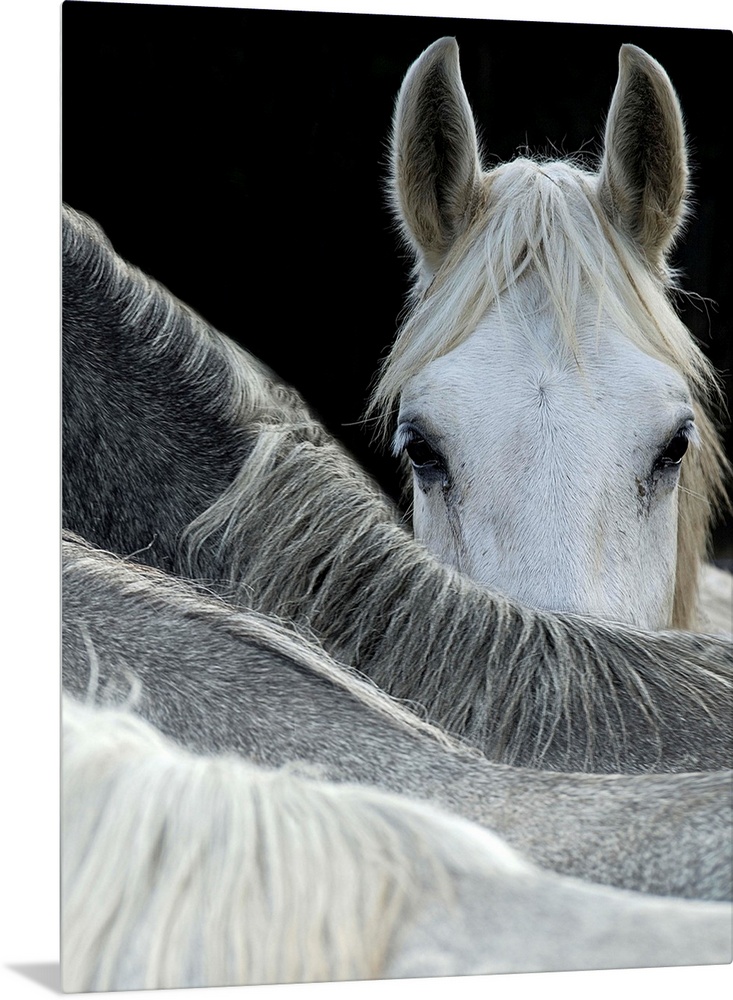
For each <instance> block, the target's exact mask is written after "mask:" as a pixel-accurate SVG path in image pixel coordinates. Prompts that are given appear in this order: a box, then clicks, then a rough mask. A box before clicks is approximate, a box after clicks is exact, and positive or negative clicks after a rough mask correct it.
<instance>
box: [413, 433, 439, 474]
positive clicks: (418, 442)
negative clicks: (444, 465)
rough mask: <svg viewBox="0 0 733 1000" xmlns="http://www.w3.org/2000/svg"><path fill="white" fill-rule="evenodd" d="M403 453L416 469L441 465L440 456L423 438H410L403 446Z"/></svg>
mask: <svg viewBox="0 0 733 1000" xmlns="http://www.w3.org/2000/svg"><path fill="white" fill-rule="evenodd" d="M405 451H406V452H407V454H408V456H409V459H410V461H411V462H412V464H413V465H414V466H415V468H416V469H425V468H433V467H437V466H438V465H440V464H441V461H440V456H439V455H438V454H437V452H435V451H433V449H432V448H431V447H430V445H429V444H428V443H427V441H426V440H425V439H424V438H421V437H413V438H411V439H410V440H409V441H408V442H407V444H406V445H405Z"/></svg>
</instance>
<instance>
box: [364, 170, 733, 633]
mask: <svg viewBox="0 0 733 1000" xmlns="http://www.w3.org/2000/svg"><path fill="white" fill-rule="evenodd" d="M597 188H598V175H597V174H595V173H591V172H589V171H586V170H584V169H582V168H581V167H579V166H578V165H576V164H575V163H573V162H572V161H570V160H568V161H553V162H543V161H541V160H533V159H527V158H519V159H516V160H513V161H511V162H509V163H505V164H503V165H501V166H500V167H497V168H496V169H495V170H492V171H491V172H490V173H488V174H485V175H484V176H483V177H482V179H481V192H480V197H479V198H478V199H477V200H476V204H475V207H474V215H473V218H472V219H471V221H470V223H469V225H468V227H467V229H466V232H465V233H464V234H463V236H462V237H460V238H459V239H458V240H457V241H456V243H455V244H454V245H453V247H452V248H451V250H450V251H449V253H448V255H447V257H446V259H445V261H444V263H443V265H442V266H441V267H440V269H439V270H438V271H437V273H436V274H435V276H434V277H433V279H432V281H430V283H429V284H428V285H427V287H422V283H421V282H420V280H419V278H416V280H415V284H414V291H413V299H412V303H411V308H410V310H409V313H408V315H407V316H406V318H405V320H404V323H403V325H402V327H401V330H400V332H399V335H398V337H397V340H396V342H395V344H394V346H393V349H392V351H391V353H390V354H389V356H388V357H387V359H386V360H385V362H384V364H383V366H382V369H381V371H380V374H379V378H378V381H377V383H376V385H375V388H374V391H373V393H372V396H371V399H370V402H369V406H368V410H367V413H368V415H371V416H373V415H374V414H375V413H379V414H380V415H381V425H382V434H383V438H386V437H387V436H388V435H389V432H390V427H391V424H390V420H391V417H392V414H393V411H394V408H395V405H396V403H397V400H398V398H399V396H400V393H401V392H402V389H403V387H404V386H405V383H406V382H407V380H408V379H410V378H411V377H413V376H414V375H416V374H417V373H418V372H419V371H420V370H421V369H422V368H424V367H425V365H427V364H428V363H429V362H430V361H432V360H434V359H435V358H438V357H441V356H442V355H445V354H447V353H449V352H450V351H452V350H453V349H455V348H456V347H457V346H458V345H459V344H461V343H462V342H463V341H465V340H466V338H467V337H468V336H469V335H470V334H471V333H472V332H473V331H474V330H475V329H476V326H477V324H478V323H479V321H480V320H481V318H482V316H484V315H485V313H486V311H487V310H488V309H489V308H490V307H491V306H492V305H494V304H495V305H496V308H497V310H498V313H499V316H501V314H502V306H503V303H505V301H506V300H507V299H508V300H509V301H511V303H512V307H513V315H520V316H521V317H522V320H523V321H524V322H525V323H526V324H527V326H528V328H530V329H531V324H532V322H533V320H534V319H536V312H535V311H534V310H533V308H532V305H530V306H529V308H528V304H527V297H526V293H525V292H524V287H523V281H522V279H523V278H524V277H525V276H527V275H528V274H535V275H537V276H538V277H539V279H540V280H541V283H542V287H543V289H544V290H545V292H546V296H547V302H549V304H550V308H551V311H552V318H553V328H554V330H555V334H556V336H557V339H558V343H559V344H560V345H562V348H563V349H564V350H565V351H566V352H567V354H568V356H569V357H570V358H571V359H572V358H574V359H575V361H576V363H579V364H581V365H582V362H580V361H579V360H578V355H577V352H576V347H577V338H576V331H577V329H578V321H579V316H578V308H579V303H580V302H581V300H582V297H583V296H582V294H581V293H584V292H587V291H590V292H591V293H592V295H593V297H594V299H595V300H596V301H597V303H598V310H597V313H596V316H595V317H590V318H589V319H590V325H591V328H592V325H593V324H598V323H600V320H601V318H602V317H603V316H606V317H610V318H611V319H612V320H613V321H614V322H615V323H616V324H617V325H618V326H619V327H620V328H621V329H622V330H624V332H625V333H626V335H627V336H628V338H629V340H631V341H632V343H634V344H635V346H637V347H638V348H640V349H641V350H642V351H644V352H645V353H646V354H649V355H650V356H651V357H653V358H655V359H657V360H659V361H662V362H664V363H666V364H667V365H669V366H671V367H672V368H674V369H675V370H676V371H678V372H679V373H680V374H681V375H682V376H683V377H684V378H685V379H686V381H687V383H688V385H689V387H690V390H691V392H692V396H693V400H694V408H695V411H696V412H695V420H696V425H697V428H698V433H699V441H698V442H697V443H698V447H695V448H693V449H692V453H691V455H690V456H689V460H688V461H686V462H685V463H684V466H683V469H682V476H681V483H680V501H679V504H680V513H679V517H680V526H681V530H680V531H679V532H678V542H677V544H678V557H677V580H676V590H675V598H674V611H673V625H674V626H675V627H678V628H690V627H692V626H693V623H694V621H695V616H696V612H697V601H696V596H697V589H698V585H699V574H700V568H701V564H702V562H703V560H704V559H705V558H706V556H707V554H708V544H709V536H710V528H711V525H712V522H713V519H714V516H715V514H716V512H717V511H718V510H719V509H720V507H721V505H722V504H723V503H724V501H725V486H724V481H725V476H726V474H727V472H728V471H729V464H728V461H727V459H726V457H725V455H724V452H723V450H722V446H721V443H720V438H719V435H718V432H717V430H716V427H715V417H716V415H717V413H718V412H719V411H720V409H721V406H722V402H723V397H722V394H721V390H720V386H719V382H718V380H717V377H716V374H715V372H714V370H713V368H712V366H711V364H710V362H709V361H708V359H707V358H706V357H705V355H704V354H703V353H702V351H701V350H700V348H699V347H698V345H697V344H696V343H695V341H694V340H693V338H692V336H691V334H690V333H689V331H688V330H687V328H686V327H685V326H684V324H683V323H682V321H681V320H680V318H679V317H678V316H677V314H676V312H675V310H674V307H673V305H672V302H671V292H673V291H676V288H675V285H674V275H673V273H672V272H670V271H669V270H668V269H667V268H664V269H661V268H660V269H657V270H655V271H653V270H652V269H650V268H649V266H648V264H646V263H645V262H643V261H642V260H641V258H640V256H639V253H638V250H636V249H635V248H634V246H633V245H632V243H631V241H629V240H626V239H624V237H623V236H622V235H621V234H620V233H617V232H615V231H614V230H613V228H612V227H611V226H610V225H609V224H608V222H607V221H606V219H605V217H604V213H603V212H602V211H601V207H600V204H599V198H598V193H597ZM587 321H588V317H586V322H587Z"/></svg>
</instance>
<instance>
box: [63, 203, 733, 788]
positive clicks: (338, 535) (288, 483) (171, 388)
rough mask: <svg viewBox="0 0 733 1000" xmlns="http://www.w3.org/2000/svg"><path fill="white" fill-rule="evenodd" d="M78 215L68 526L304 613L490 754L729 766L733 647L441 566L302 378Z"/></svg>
mask: <svg viewBox="0 0 733 1000" xmlns="http://www.w3.org/2000/svg"><path fill="white" fill-rule="evenodd" d="M67 230H68V233H67V235H66V236H65V255H66V256H65V266H64V272H65V274H64V289H65V301H64V341H65V343H64V354H65V359H64V408H65V414H64V417H65V437H64V448H65V459H64V460H65V468H64V523H65V525H66V527H68V528H70V529H71V530H73V531H75V532H78V533H79V534H81V535H83V536H84V537H85V538H87V539H89V540H90V541H92V542H93V543H94V544H96V545H99V546H101V547H103V548H106V549H109V550H111V551H114V552H117V553H119V554H121V555H125V556H127V555H131V554H135V555H134V558H136V559H139V560H142V561H144V562H147V563H148V564H150V565H154V566H158V567H160V568H162V569H164V570H166V571H168V572H173V573H176V574H178V575H180V576H184V577H190V578H192V579H194V580H196V581H197V582H198V584H199V585H200V586H202V587H206V588H209V589H211V590H213V591H215V592H217V593H219V594H221V595H223V596H225V597H226V598H227V600H229V601H233V602H237V603H240V604H242V605H244V606H247V607H252V608H255V609H257V610H259V611H262V612H264V613H266V614H268V615H269V614H272V615H277V616H279V617H281V618H285V619H288V620H290V621H292V622H294V623H295V625H296V626H297V627H298V628H299V629H301V630H303V631H305V632H308V633H312V634H315V635H316V636H318V639H319V641H320V642H321V643H322V644H323V645H324V647H325V648H326V649H327V650H328V651H329V652H330V653H331V654H332V655H333V656H335V657H336V658H337V659H339V660H342V661H344V662H347V663H349V664H351V665H352V666H354V667H356V668H357V669H359V670H360V671H362V672H363V673H365V674H368V675H369V676H370V677H371V678H372V679H373V680H374V681H376V682H377V683H378V684H379V685H380V686H381V687H382V688H384V689H385V690H386V691H388V692H389V693H391V694H392V695H394V696H395V697H397V698H399V699H403V700H406V701H408V702H410V703H413V704H416V705H420V706H422V707H423V708H424V710H425V712H426V713H427V716H428V718H429V719H430V720H431V721H433V722H435V723H438V724H439V725H441V726H443V727H445V728H446V729H448V730H450V731H452V732H454V733H457V734H459V735H461V736H463V737H465V738H466V739H468V740H470V742H471V743H473V744H475V745H476V746H478V747H480V748H481V749H482V750H483V751H484V752H485V753H486V754H488V756H489V757H491V758H492V759H494V760H499V761H505V762H512V763H516V764H526V765H533V766H534V765H542V766H544V767H550V768H556V769H563V770H579V769H585V770H606V771H608V770H626V771H631V770H645V769H653V768H657V769H662V770H693V769H710V768H719V767H724V766H727V765H728V763H729V760H730V749H731V747H730V741H731V727H730V717H731V684H730V681H731V666H732V665H733V652H732V651H731V647H730V644H729V643H727V642H724V641H722V640H718V639H713V638H708V637H702V636H695V635H689V634H684V633H663V634H648V633H642V632H639V631H636V630H633V629H631V628H628V627H621V626H611V625H608V624H604V623H598V622H593V621H589V620H584V619H581V618H576V617H572V616H569V615H550V614H541V613H537V612H532V611H529V610H527V609H524V608H521V607H519V606H518V605H516V604H513V603H512V602H509V601H507V600H504V599H503V598H501V597H498V596H496V595H493V594H490V593H487V592H486V591H484V590H481V589H479V588H478V587H476V586H474V585H472V584H470V583H469V582H467V581H465V580H464V579H462V578H460V577H459V576H457V575H456V574H455V573H453V572H451V571H449V570H447V569H445V568H444V567H442V566H439V565H438V564H437V563H435V561H434V560H432V559H431V558H430V557H429V556H428V555H427V554H426V553H425V552H424V551H423V550H422V549H421V547H420V546H419V545H418V544H417V543H415V542H414V541H413V540H412V539H410V538H409V537H408V535H407V534H406V532H405V531H404V530H403V528H402V527H401V526H400V524H399V523H398V519H397V516H396V513H395V511H394V510H393V509H392V507H391V506H390V505H389V503H388V502H387V501H386V500H385V499H384V497H383V496H382V495H381V493H380V492H379V490H378V489H377V488H376V487H375V486H374V485H373V484H372V483H371V482H370V481H369V480H368V478H367V477H366V476H365V475H364V474H363V473H362V472H361V470H360V469H359V468H358V467H357V466H356V464H355V463H354V462H353V461H352V460H351V459H350V458H349V457H348V456H347V455H346V454H345V453H344V451H343V449H342V448H341V447H340V446H339V445H338V444H337V443H336V442H335V441H333V439H332V438H331V437H330V436H329V435H328V434H327V432H326V431H325V429H324V428H323V427H322V426H321V425H320V424H318V422H317V421H315V420H314V419H313V418H312V417H311V416H310V414H309V413H308V411H307V408H306V407H305V405H304V404H303V403H302V401H301V400H300V399H299V397H297V395H296V394H295V393H293V392H292V391H291V390H288V389H286V388H284V387H282V386H278V385H277V383H276V382H275V380H273V379H272V378H271V377H270V376H269V375H268V374H267V373H266V372H265V371H264V370H263V368H262V366H261V365H260V364H259V363H258V362H256V361H255V360H254V359H252V358H251V356H249V355H247V354H246V353H244V352H241V351H238V350H237V349H236V348H234V347H233V345H231V344H230V342H229V341H227V340H226V338H224V337H223V336H222V335H220V334H218V333H216V331H213V330H211V328H209V327H207V326H206V324H205V323H203V321H202V320H200V319H199V318H198V317H196V316H195V315H194V314H193V313H192V312H191V311H190V310H188V309H186V308H185V307H184V306H182V305H181V304H180V303H178V302H177V301H176V300H175V299H174V298H173V297H172V296H170V295H169V293H167V292H166V291H165V290H164V289H162V288H161V287H160V286H157V285H156V284H155V283H154V282H152V281H151V280H150V279H148V278H146V277H145V276H144V275H142V274H141V273H140V272H138V271H136V270H134V269H133V268H130V267H128V266H127V265H124V264H122V263H121V262H120V261H119V260H118V259H117V258H115V257H114V255H113V253H112V251H111V248H110V247H109V244H107V243H106V241H104V240H103V239H102V238H101V237H100V236H99V234H98V231H97V230H96V229H95V228H94V227H92V226H90V224H89V223H88V222H86V221H85V220H83V219H82V218H81V217H79V216H78V215H76V214H75V213H69V214H68V215H67Z"/></svg>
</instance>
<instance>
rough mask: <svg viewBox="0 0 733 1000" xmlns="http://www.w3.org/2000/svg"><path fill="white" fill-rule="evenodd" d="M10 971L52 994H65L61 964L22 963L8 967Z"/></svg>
mask: <svg viewBox="0 0 733 1000" xmlns="http://www.w3.org/2000/svg"><path fill="white" fill-rule="evenodd" d="M7 968H8V969H12V971H13V972H17V973H18V975H20V976H25V978H26V979H30V980H31V981H32V982H34V983H38V985H39V986H43V987H45V989H47V990H50V991H51V992H52V993H59V994H63V992H64V991H63V990H62V989H61V964H60V963H59V962H20V963H19V964H17V965H8V966H7Z"/></svg>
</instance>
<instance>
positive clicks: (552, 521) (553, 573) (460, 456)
mask: <svg viewBox="0 0 733 1000" xmlns="http://www.w3.org/2000/svg"><path fill="white" fill-rule="evenodd" d="M687 192H688V168H687V154H686V145H685V137H684V131H683V122H682V116H681V112H680V107H679V104H678V100H677V97H676V94H675V92H674V90H673V89H672V85H671V83H670V81H669V78H668V77H667V74H666V73H665V71H664V70H663V69H662V67H661V66H660V65H659V64H658V63H657V62H655V60H654V59H652V58H651V57H650V56H648V55H647V54H646V53H645V52H643V51H642V50H641V49H638V48H636V47H635V46H633V45H625V46H623V47H622V49H621V52H620V72H619V79H618V83H617V86H616V90H615V93H614V96H613V100H612V103H611V108H610V112H609V115H608V120H607V124H606V130H605V145H604V152H603V156H602V160H601V164H600V169H599V170H598V172H589V171H588V170H585V169H582V168H581V167H580V166H579V165H578V164H576V163H574V162H572V161H559V162H545V161H543V160H539V159H538V160H534V159H525V158H518V159H515V160H513V161H511V162H508V163H504V164H502V165H501V166H499V167H497V168H496V169H493V170H490V171H488V172H485V171H484V169H483V168H482V165H481V158H480V151H479V146H478V141H477V136H476V129H475V125H474V120H473V116H472V113H471V109H470V107H469V104H468V99H467V96H466V93H465V90H464V88H463V84H462V81H461V76H460V70H459V62H458V47H457V45H456V43H455V41H454V40H453V39H450V38H443V39H440V40H439V41H437V42H435V43H434V44H433V45H431V46H430V47H429V48H428V49H427V50H426V51H425V52H424V53H423V55H422V56H420V58H419V59H418V60H417V61H416V62H415V63H414V64H413V66H412V67H411V69H410V70H409V72H408V74H407V76H406V78H405V81H404V83H403V86H402V89H401V92H400V95H399V98H398V102H397V107H396V112H395V119H394V134H393V145H392V193H393V198H394V207H395V212H396V215H397V217H398V219H399V221H400V223H401V226H402V230H403V233H404V236H405V237H406V239H407V241H408V243H409V245H410V248H411V250H412V251H413V253H414V256H415V259H416V268H415V284H414V291H413V299H412V304H411V310H410V313H409V315H408V317H407V320H406V322H405V323H404V325H403V327H402V330H401V332H400V334H399V337H398V339H397V341H396V343H395V345H394V348H393V350H392V352H391V355H390V356H389V358H388V359H387V361H386V363H385V366H384V367H383V369H382V372H381V375H380V380H379V382H378V385H377V387H376V390H375V393H374V396H373V399H372V402H371V406H372V407H373V408H375V409H376V408H381V409H382V410H383V411H386V414H389V413H390V412H391V411H392V410H393V409H394V407H395V406H396V404H397V401H398V400H399V417H398V425H397V430H396V434H395V435H394V449H395V451H396V453H404V454H405V455H406V456H407V458H409V460H410V462H411V463H412V484H413V495H414V513H413V521H414V531H415V534H416V536H417V538H418V539H420V540H421V541H422V542H424V544H425V545H426V547H427V548H428V549H429V550H430V551H431V552H432V553H434V554H435V555H437V556H438V557H439V558H440V559H441V560H442V561H444V562H445V563H447V564H449V565H452V566H454V567H457V568H458V569H460V570H461V571H462V572H463V573H465V574H466V575H468V576H469V577H471V578H472V579H474V580H476V581H477V582H479V583H481V584H484V585H486V586H488V587H490V588H491V589H493V590H499V591H501V592H503V593H505V594H507V595H508V596H511V597H513V598H516V599H518V600H520V601H522V602H523V603H525V604H528V605H530V606H533V607H539V608H544V609H548V610H554V611H571V612H577V613H581V614H588V615H593V616H597V617H602V618H606V619H611V620H615V621H623V622H628V623H632V624H635V625H638V626H642V627H644V628H650V629H663V628H668V627H670V626H673V627H677V628H692V627H694V626H698V627H702V628H703V629H705V628H707V627H710V623H709V622H707V621H706V620H705V619H704V618H702V619H701V618H699V617H698V588H699V582H700V573H701V567H702V565H703V563H704V560H705V556H706V551H707V544H708V535H709V527H710V521H711V515H712V514H713V513H714V511H715V509H716V507H717V505H718V504H719V502H720V501H721V499H722V497H723V486H722V480H723V473H724V471H725V469H726V465H727V463H726V460H725V458H724V456H723V454H722V451H721V446H720V443H719V440H718V436H717V433H716V430H715V428H714V424H713V421H712V419H711V416H710V413H711V412H712V409H713V407H714V405H715V404H716V403H717V401H718V400H717V399H716V397H717V395H718V393H719V389H718V387H717V383H716V380H715V376H714V373H713V371H712V369H711V367H710V365H709V363H708V362H707V360H706V359H705V357H704V355H703V354H702V352H701V351H700V350H699V348H698V347H697V345H696V344H695V343H694V342H693V339H692V337H691V336H690V334H689V332H688V330H687V329H686V328H685V327H684V325H683V324H682V322H681V321H680V319H679V318H678V317H677V315H676V314H675V311H674V309H673V307H672V305H671V303H670V298H669V291H670V289H673V288H674V284H673V279H674V276H673V273H672V272H671V270H670V268H669V266H668V252H669V250H670V247H671V246H672V243H673V241H674V239H675V237H676V235H677V234H678V232H679V230H680V226H681V224H682V222H683V220H684V217H685V214H686V211H687ZM732 580H733V578H732V577H731V576H730V574H723V573H721V572H720V571H714V570H712V568H710V569H709V570H708V572H707V576H706V582H707V585H708V586H710V587H712V588H713V590H716V589H717V592H718V603H719V614H722V617H723V620H722V622H718V623H716V624H717V627H720V626H722V628H723V629H731V628H732V624H731V614H732V613H733V603H731V581H732Z"/></svg>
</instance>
